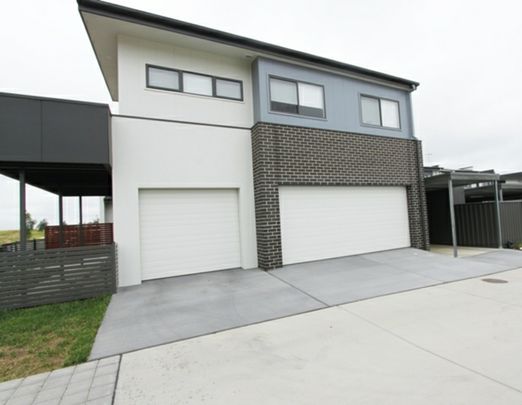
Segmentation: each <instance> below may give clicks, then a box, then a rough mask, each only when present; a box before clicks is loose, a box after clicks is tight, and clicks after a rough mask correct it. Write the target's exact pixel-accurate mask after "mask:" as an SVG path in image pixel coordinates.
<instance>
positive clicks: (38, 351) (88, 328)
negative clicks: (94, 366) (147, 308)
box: [0, 296, 110, 382]
mask: <svg viewBox="0 0 522 405" xmlns="http://www.w3.org/2000/svg"><path fill="white" fill-rule="evenodd" d="M109 301H110V296H104V297H100V298H92V299H87V300H81V301H73V302H66V303H62V304H53V305H44V306H40V307H35V308H24V309H16V310H9V311H5V310H4V311H0V382H1V381H6V380H10V379H13V378H19V377H24V376H27V375H31V374H36V373H41V372H44V371H49V370H53V369H56V368H60V367H67V366H70V365H73V364H77V363H81V362H84V361H86V360H87V357H88V356H89V353H90V351H91V347H92V344H93V342H94V338H95V337H96V332H97V331H98V327H99V326H100V323H101V321H102V319H103V316H104V314H105V310H106V309H107V305H108V304H109Z"/></svg>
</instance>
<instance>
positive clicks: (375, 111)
mask: <svg viewBox="0 0 522 405" xmlns="http://www.w3.org/2000/svg"><path fill="white" fill-rule="evenodd" d="M361 110H362V121H363V123H365V124H370V125H381V114H380V110H379V99H377V98H372V97H361Z"/></svg>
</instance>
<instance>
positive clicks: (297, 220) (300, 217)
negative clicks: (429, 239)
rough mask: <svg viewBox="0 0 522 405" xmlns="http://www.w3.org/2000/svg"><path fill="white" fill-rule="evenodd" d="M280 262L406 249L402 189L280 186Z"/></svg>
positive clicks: (406, 229) (404, 207) (406, 232)
mask: <svg viewBox="0 0 522 405" xmlns="http://www.w3.org/2000/svg"><path fill="white" fill-rule="evenodd" d="M279 201H280V213H281V239H282V249H283V263H284V264H290V263H298V262H304V261H310V260H320V259H326V258H331V257H340V256H348V255H353V254H361V253H367V252H372V251H378V250H387V249H395V248H399V247H407V246H410V236H409V225H408V224H409V221H408V211H407V198H406V189H405V188H404V187H280V190H279Z"/></svg>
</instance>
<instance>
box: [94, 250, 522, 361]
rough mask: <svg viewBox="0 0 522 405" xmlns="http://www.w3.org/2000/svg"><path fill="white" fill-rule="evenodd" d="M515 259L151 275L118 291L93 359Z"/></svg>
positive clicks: (408, 253) (415, 253)
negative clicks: (167, 276)
mask: <svg viewBox="0 0 522 405" xmlns="http://www.w3.org/2000/svg"><path fill="white" fill-rule="evenodd" d="M517 267H522V252H517V251H512V250H502V251H493V252H489V253H486V254H483V255H479V256H474V257H470V258H465V259H464V258H458V259H454V258H453V257H449V256H446V255H441V254H436V253H430V252H425V251H422V250H417V249H398V250H392V251H387V252H379V253H372V254H366V255H360V256H350V257H344V258H338V259H331V260H321V261H317V262H309V263H302V264H295V265H290V266H285V267H283V268H282V269H277V270H273V271H270V272H265V271H262V270H258V269H254V270H227V271H219V272H211V273H203V274H194V275H189V276H183V277H175V278H170V279H163V280H155V281H148V282H145V283H143V284H142V285H140V286H135V287H129V288H122V289H120V291H119V292H118V293H117V294H116V295H114V296H113V298H112V300H111V303H110V305H109V307H108V310H107V314H106V316H105V318H104V320H103V323H102V325H101V327H100V330H99V331H98V335H97V337H96V341H95V343H94V347H93V349H92V352H91V359H97V358H102V357H106V356H112V355H116V354H121V353H125V352H129V351H133V350H138V349H142V348H146V347H151V346H156V345H159V344H164V343H169V342H173V341H179V340H183V339H187V338H192V337H196V336H202V335H206V334H209V333H214V332H218V331H223V330H228V329H231V328H237V327H240V326H245V325H252V324H256V323H259V322H264V321H268V320H272V319H278V318H282V317H286V316H289V315H295V314H300V313H305V312H309V311H313V310H317V309H320V308H326V307H328V306H332V305H339V304H344V303H348V302H353V301H358V300H363V299H368V298H372V297H378V296H382V295H386V294H393V293H397V292H401V291H408V290H412V289H416V288H422V287H428V286H432V285H437V284H442V283H446V282H450V281H455V280H462V279H466V278H470V277H477V276H481V275H485V274H492V273H495V272H499V271H505V270H508V269H513V268H517Z"/></svg>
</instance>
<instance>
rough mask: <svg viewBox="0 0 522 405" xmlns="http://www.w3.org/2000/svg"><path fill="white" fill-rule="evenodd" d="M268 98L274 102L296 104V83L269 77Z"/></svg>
mask: <svg viewBox="0 0 522 405" xmlns="http://www.w3.org/2000/svg"><path fill="white" fill-rule="evenodd" d="M270 99H271V101H275V102H276V103H285V104H292V105H297V83H295V82H289V81H286V80H279V79H273V78H271V79H270Z"/></svg>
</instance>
